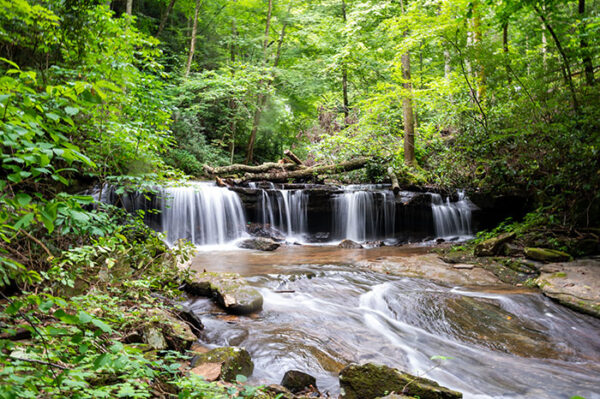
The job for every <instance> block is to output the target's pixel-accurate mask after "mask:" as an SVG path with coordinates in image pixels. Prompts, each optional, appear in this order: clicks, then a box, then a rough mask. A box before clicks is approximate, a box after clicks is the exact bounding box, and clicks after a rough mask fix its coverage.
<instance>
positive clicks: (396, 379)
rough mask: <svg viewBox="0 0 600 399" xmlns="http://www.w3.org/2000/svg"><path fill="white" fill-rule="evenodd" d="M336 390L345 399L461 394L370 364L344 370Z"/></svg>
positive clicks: (439, 398)
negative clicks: (393, 394)
mask: <svg viewBox="0 0 600 399" xmlns="http://www.w3.org/2000/svg"><path fill="white" fill-rule="evenodd" d="M340 387H341V391H342V392H341V393H342V395H341V396H342V398H345V399H375V398H379V397H382V396H385V395H387V394H389V393H392V392H394V393H401V394H403V395H408V396H418V397H419V398H420V399H457V398H462V393H460V392H456V391H452V390H450V389H448V388H445V387H442V386H440V385H439V384H438V383H436V382H435V381H432V380H429V379H427V378H422V377H416V376H413V375H410V374H407V373H402V372H400V371H398V370H396V369H393V368H391V367H388V366H382V365H376V364H372V363H367V364H364V365H357V364H351V365H349V366H347V367H345V368H344V369H343V370H342V371H341V372H340Z"/></svg>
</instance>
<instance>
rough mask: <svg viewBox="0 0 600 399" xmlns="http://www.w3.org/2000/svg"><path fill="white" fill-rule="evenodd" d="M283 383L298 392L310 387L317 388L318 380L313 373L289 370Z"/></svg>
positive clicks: (292, 390)
mask: <svg viewBox="0 0 600 399" xmlns="http://www.w3.org/2000/svg"><path fill="white" fill-rule="evenodd" d="M281 385H282V386H284V387H285V388H287V389H289V390H290V391H291V392H293V393H298V392H300V391H303V390H305V389H307V388H310V387H313V388H316V387H317V380H316V379H315V377H313V376H312V375H310V374H306V373H304V372H302V371H299V370H289V371H286V372H285V375H284V376H283V379H282V380H281Z"/></svg>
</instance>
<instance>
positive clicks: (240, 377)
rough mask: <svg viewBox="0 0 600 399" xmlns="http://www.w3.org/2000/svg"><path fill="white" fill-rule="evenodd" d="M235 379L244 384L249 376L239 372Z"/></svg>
mask: <svg viewBox="0 0 600 399" xmlns="http://www.w3.org/2000/svg"><path fill="white" fill-rule="evenodd" d="M235 380H236V381H237V382H238V383H239V384H243V383H245V382H246V381H248V377H246V376H245V375H243V374H238V375H236V376H235Z"/></svg>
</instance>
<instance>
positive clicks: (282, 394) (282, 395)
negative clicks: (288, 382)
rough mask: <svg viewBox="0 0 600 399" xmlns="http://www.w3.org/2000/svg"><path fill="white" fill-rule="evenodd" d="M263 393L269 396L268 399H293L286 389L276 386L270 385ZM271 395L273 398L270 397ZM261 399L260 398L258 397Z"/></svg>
mask: <svg viewBox="0 0 600 399" xmlns="http://www.w3.org/2000/svg"><path fill="white" fill-rule="evenodd" d="M265 392H266V393H267V394H268V395H269V396H268V398H269V399H272V398H273V397H275V398H279V399H294V398H295V396H294V394H293V393H291V392H290V391H289V390H288V389H287V388H286V387H283V386H281V385H277V384H271V385H268V386H266V387H265ZM271 394H272V395H273V396H271ZM259 398H262V396H259Z"/></svg>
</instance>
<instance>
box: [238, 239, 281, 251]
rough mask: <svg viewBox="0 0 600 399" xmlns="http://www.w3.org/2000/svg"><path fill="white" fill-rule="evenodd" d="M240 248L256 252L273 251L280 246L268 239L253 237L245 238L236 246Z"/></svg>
mask: <svg viewBox="0 0 600 399" xmlns="http://www.w3.org/2000/svg"><path fill="white" fill-rule="evenodd" d="M236 245H237V246H238V247H240V248H244V249H255V250H258V251H275V250H276V249H277V248H279V246H280V244H279V243H277V242H275V241H274V240H272V239H270V238H264V237H255V238H247V239H245V240H242V241H240V242H238V243H237V244H236Z"/></svg>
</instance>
